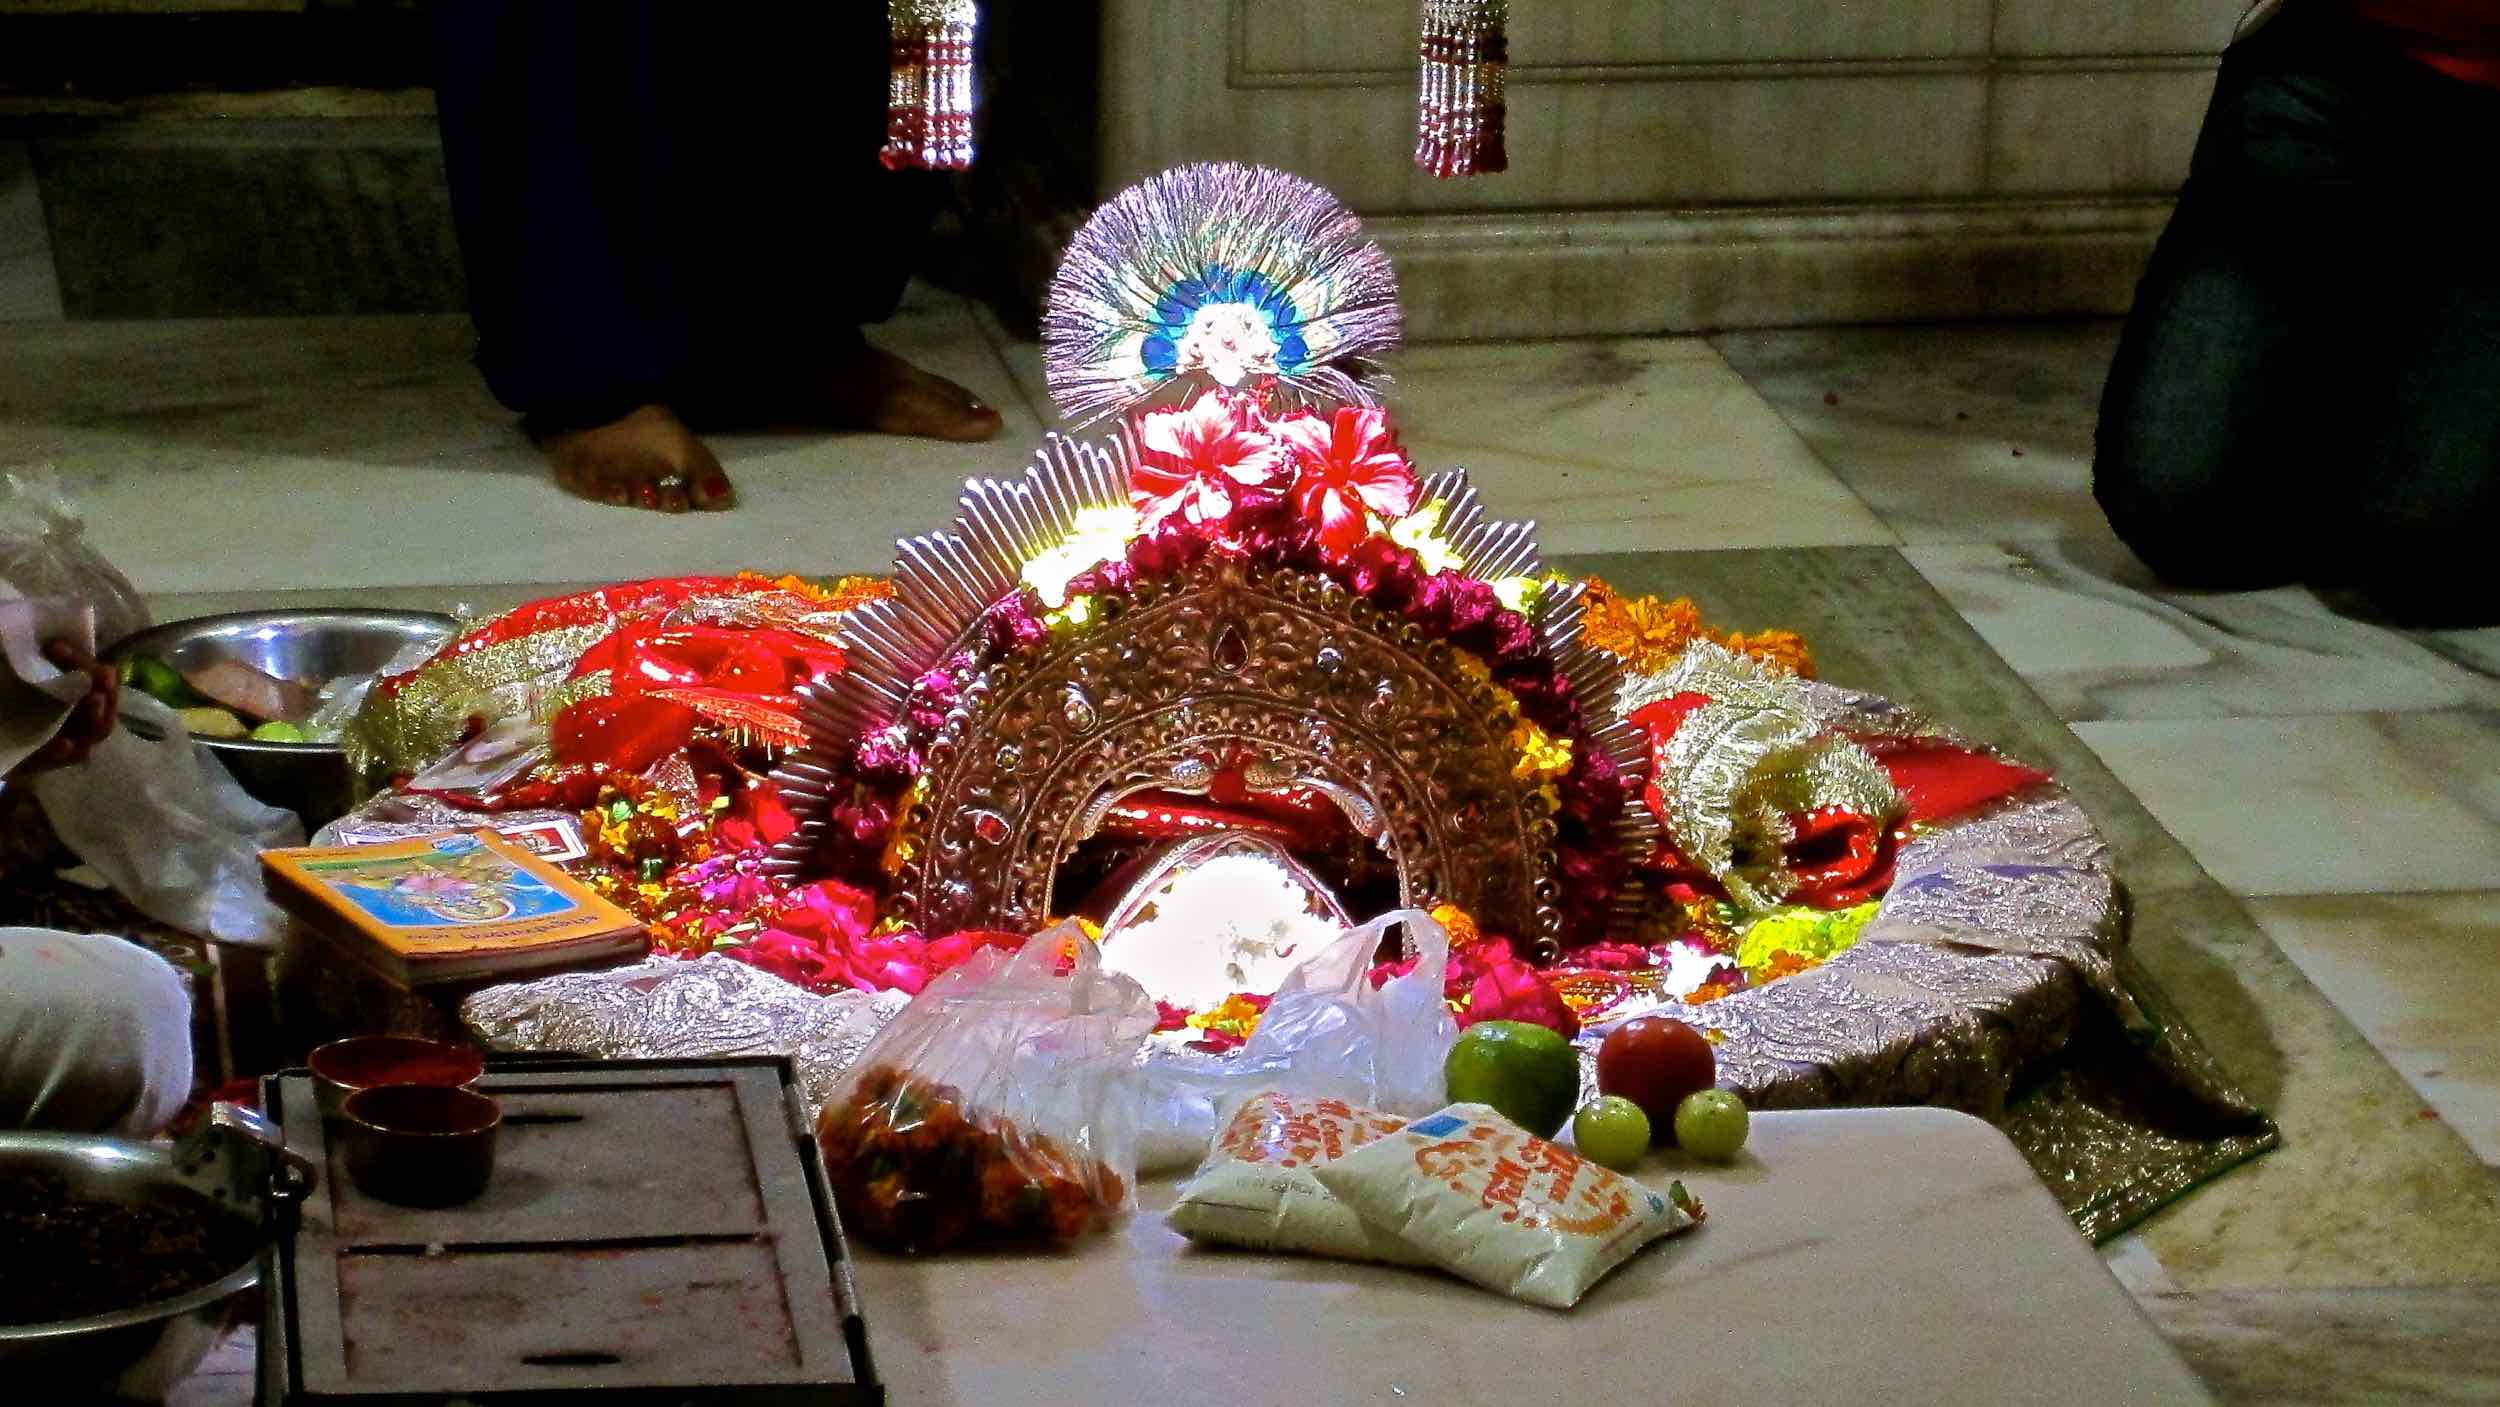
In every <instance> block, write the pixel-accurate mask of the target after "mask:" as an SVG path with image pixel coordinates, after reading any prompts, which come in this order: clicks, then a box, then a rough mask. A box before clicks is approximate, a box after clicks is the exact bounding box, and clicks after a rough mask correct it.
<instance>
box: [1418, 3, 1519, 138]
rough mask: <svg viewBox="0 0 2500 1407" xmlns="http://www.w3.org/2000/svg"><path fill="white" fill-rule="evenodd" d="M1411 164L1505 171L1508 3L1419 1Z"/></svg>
mask: <svg viewBox="0 0 2500 1407" xmlns="http://www.w3.org/2000/svg"><path fill="white" fill-rule="evenodd" d="M1423 4H1424V21H1423V42H1422V44H1421V45H1420V54H1421V58H1422V67H1423V75H1422V91H1421V93H1420V94H1419V95H1418V98H1417V103H1416V112H1415V164H1416V165H1418V166H1421V167H1422V168H1424V169H1425V170H1426V171H1429V172H1431V173H1432V174H1433V175H1435V176H1442V177H1448V176H1472V175H1475V174H1477V173H1479V172H1485V171H1506V170H1509V169H1510V153H1509V152H1508V151H1507V150H1506V149H1505V148H1504V146H1503V144H1502V119H1503V117H1504V116H1505V111H1504V108H1503V103H1502V70H1503V69H1504V68H1505V67H1507V66H1508V64H1509V62H1510V37H1509V34H1508V32H1507V29H1506V27H1507V25H1508V24H1509V21H1510V3H1509V0H1423Z"/></svg>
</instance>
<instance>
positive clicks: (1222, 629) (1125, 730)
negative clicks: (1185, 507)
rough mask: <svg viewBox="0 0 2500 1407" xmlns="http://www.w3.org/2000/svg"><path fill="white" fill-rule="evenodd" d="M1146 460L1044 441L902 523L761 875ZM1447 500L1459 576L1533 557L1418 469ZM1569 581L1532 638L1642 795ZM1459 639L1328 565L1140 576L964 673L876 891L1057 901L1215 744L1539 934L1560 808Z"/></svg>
mask: <svg viewBox="0 0 2500 1407" xmlns="http://www.w3.org/2000/svg"><path fill="white" fill-rule="evenodd" d="M1135 455H1136V446H1135V442H1134V440H1133V439H1132V438H1131V437H1130V436H1129V435H1128V434H1127V433H1126V432H1125V431H1123V432H1122V433H1121V434H1119V435H1116V436H1111V437H1105V438H1103V439H1099V440H1094V441H1081V440H1076V439H1071V438H1067V437H1064V436H1060V435H1055V434H1054V435H1052V436H1051V437H1050V438H1049V439H1048V440H1047V441H1046V442H1045V444H1044V446H1043V448H1042V449H1041V451H1040V452H1039V453H1038V454H1037V455H1036V456H1035V462H1034V464H1033V466H1032V468H1031V469H1029V470H1028V471H1027V472H1026V473H1025V475H1024V476H1023V477H1022V478H1021V479H1018V480H1011V481H1006V482H1001V481H998V480H992V479H976V480H972V481H970V482H968V483H967V484H966V485H965V487H964V493H963V495H962V497H961V498H960V499H959V500H958V509H959V511H958V515H957V517H956V519H955V522H954V523H953V525H952V526H951V527H949V528H948V529H947V530H945V531H942V532H938V533H932V534H927V535H924V536H920V537H913V538H907V539H905V540H903V541H902V542H900V543H898V544H897V546H896V556H895V566H894V587H895V590H894V594H893V596H892V597H890V598H888V599H885V600H880V601H875V602H871V603H868V604H866V605H864V606H862V607H860V608H858V609H857V610H855V611H853V612H851V613H850V614H849V615H848V616H847V617H845V620H844V625H845V629H846V639H845V641H844V644H845V646H846V649H847V651H848V655H849V662H848V667H847V668H846V669H845V670H844V671H843V672H842V673H840V674H838V675H835V676H833V677H831V678H828V679H825V680H823V681H819V682H816V683H812V684H808V685H803V686H801V688H800V690H799V693H800V711H801V716H802V718H803V720H804V722H805V724H806V727H807V732H808V742H807V745H806V746H804V747H802V748H800V749H798V750H796V751H794V752H792V753H791V754H790V755H789V756H788V757H787V758H785V759H784V760H783V762H782V764H781V766H780V767H779V768H778V769H776V771H775V773H774V780H775V782H776V783H777V784H778V785H779V786H780V787H781V789H782V791H783V793H784V796H785V798H786V800H787V803H788V805H789V807H790V810H791V812H792V814H793V815H794V816H795V817H796V818H797V819H798V822H799V825H798V828H797V830H796V831H795V832H794V833H793V834H792V835H791V836H790V837H789V838H788V839H787V840H785V841H784V842H782V843H781V844H780V845H779V846H777V847H776V848H775V850H774V853H773V856H772V859H771V861H770V864H771V866H772V868H773V869H774V870H776V871H777V872H780V873H783V874H789V875H799V874H804V873H805V872H806V871H807V869H808V867H809V864H810V861H811V857H812V856H813V855H814V854H815V852H816V850H817V848H818V843H819V841H820V839H821V838H822V836H823V833H824V827H825V826H826V824H827V817H828V814H829V812H830V811H831V809H832V807H833V804H834V802H835V801H836V800H837V795H836V793H837V792H838V791H839V790H840V789H842V788H844V787H846V786H847V785H848V782H847V777H848V775H849V767H848V760H849V755H850V752H851V750H852V748H853V747H854V746H855V744H856V742H857V740H858V739H859V738H860V737H861V736H862V735H864V734H866V733H868V732H870V731H872V730H876V729H880V728H884V727H888V726H890V725H892V724H894V723H895V722H897V721H898V720H900V719H901V718H902V717H903V715H904V706H905V703H906V700H907V699H908V698H909V696H910V693H911V689H912V683H913V681H914V680H915V679H917V678H918V677H919V676H920V675H922V674H923V673H925V672H927V671H928V670H929V669H931V668H933V667H935V666H937V665H938V664H939V663H941V662H942V661H944V660H946V659H948V658H949V657H951V656H953V655H955V654H957V653H958V652H960V651H962V650H964V649H966V648H968V646H969V645H970V644H971V643H972V641H973V640H974V638H975V634H976V632H977V631H978V630H979V629H980V622H981V616H982V614H983V612H985V611H986V610H987V609H988V608H989V607H990V606H991V605H992V604H993V603H995V602H997V601H999V600H1001V599H1003V598H1005V597H1006V596H1008V595H1009V594H1010V593H1012V592H1015V591H1018V590H1020V589H1022V586H1021V581H1020V574H1021V572H1022V570H1023V568H1024V565H1025V563H1026V562H1027V561H1028V560H1029V559H1030V558H1032V557H1034V556H1036V555H1038V554H1040V553H1042V552H1044V551H1046V550H1048V549H1050V548H1052V547H1055V546H1057V545H1058V544H1059V543H1061V542H1062V541H1064V540H1066V538H1067V537H1068V535H1069V534H1070V533H1071V532H1072V531H1073V530H1074V529H1075V527H1076V524H1077V516H1078V514H1080V513H1082V512H1084V511H1085V510H1087V509H1091V508H1114V507H1125V506H1127V505H1128V503H1129V478H1130V468H1131V466H1132V464H1133V463H1134V460H1135ZM1436 500H1438V501H1440V502H1441V503H1443V504H1444V511H1443V516H1442V520H1441V524H1440V531H1441V535H1442V536H1443V537H1444V538H1445V539H1446V540H1447V541H1448V542H1449V543H1450V545H1451V546H1452V548H1453V549H1454V550H1455V551H1456V552H1457V553H1458V555H1459V557H1460V558H1461V559H1462V560H1463V563H1464V565H1463V566H1461V567H1458V568H1455V570H1459V571H1463V572H1464V573H1465V574H1466V575H1469V576H1472V577H1475V578H1478V579H1480V580H1485V581H1495V580H1500V579H1502V578H1506V577H1513V576H1526V575H1536V574H1538V573H1541V572H1542V571H1543V570H1544V567H1543V563H1542V561H1541V559H1540V558H1539V555H1538V551H1537V545H1536V537H1535V527H1534V525H1533V524H1532V523H1524V522H1505V521H1501V520H1497V519H1493V518H1489V517H1487V516H1486V515H1485V513H1484V511H1483V508H1482V506H1481V505H1480V504H1479V503H1478V501H1477V498H1476V493H1475V490H1474V488H1473V487H1472V486H1471V485H1470V484H1469V483H1468V481H1467V477H1466V475H1465V473H1464V472H1463V471H1452V472H1448V473H1442V474H1436V475H1432V476H1430V477H1428V478H1426V479H1425V480H1424V482H1423V490H1422V495H1421V498H1420V500H1419V501H1421V502H1425V503H1430V502H1433V501H1436ZM1580 598H1581V589H1580V587H1579V585H1578V584H1577V583H1570V584H1563V585H1557V586H1554V587H1552V588H1550V589H1548V590H1547V591H1545V592H1544V593H1543V597H1542V599H1541V600H1540V602H1539V605H1538V611H1537V619H1536V620H1535V622H1534V624H1535V626H1536V629H1537V638H1538V640H1539V642H1540V645H1541V647H1542V648H1543V649H1544V650H1545V651H1546V653H1547V654H1548V655H1549V657H1550V658H1551V659H1552V660H1553V662H1554V664H1555V666H1556V668H1557V670H1558V671H1559V672H1560V673H1562V674H1563V675H1564V676H1566V677H1568V678H1569V679H1570V680H1571V682H1572V685H1573V688H1574V691H1575V696H1576V697H1577V698H1578V699H1579V700H1580V702H1581V706H1582V710H1583V714H1584V717H1585V718H1586V720H1587V727H1588V730H1589V741H1590V745H1593V746H1596V747H1598V748H1600V749H1602V750H1604V751H1605V752H1606V754H1607V755H1608V756H1609V757H1610V758H1611V759H1612V761H1613V762H1614V765H1615V767H1616V769H1617V771H1618V773H1619V774H1620V775H1621V776H1622V777H1623V778H1624V779H1625V781H1626V782H1627V784H1628V790H1629V791H1631V792H1635V793H1636V792H1637V790H1638V786H1639V781H1640V778H1641V777H1642V776H1643V775H1645V774H1646V771H1647V768H1648V753H1647V749H1646V748H1645V747H1644V746H1643V745H1642V741H1641V738H1640V735H1639V734H1638V732H1637V731H1636V730H1634V729H1632V728H1630V727H1629V726H1628V725H1626V724H1625V723H1623V721H1622V720H1621V719H1620V718H1619V717H1618V716H1617V711H1616V709H1615V707H1614V700H1615V694H1616V689H1617V686H1618V683H1619V680H1620V674H1621V666H1620V663H1619V662H1618V661H1617V660H1615V659H1614V657H1613V656H1611V655H1607V654H1605V653H1603V652H1601V651H1598V650H1595V649H1592V648H1590V647H1588V646H1587V645H1586V644H1584V643H1583V641H1582V639H1581V629H1582V602H1581V599H1580ZM1452 653H1453V652H1452V649H1451V647H1450V646H1448V645H1447V644H1445V643H1443V642H1441V641H1439V640H1436V639H1433V638H1431V637H1430V636H1429V635H1428V634H1427V633H1426V632H1425V631H1423V630H1422V629H1421V628H1420V627H1418V626H1416V625H1414V624H1413V623H1411V622H1407V621H1404V620H1401V619H1399V618H1397V617H1396V616H1394V615H1392V614H1390V613H1388V612H1385V611H1382V610H1380V609H1378V608H1376V607H1374V606H1372V605H1371V604H1369V603H1368V602H1365V601H1363V600H1361V599H1359V598H1357V597H1356V596H1354V595H1353V594H1352V593H1350V592H1348V591H1347V590H1346V589H1345V588H1343V587H1341V586H1339V585H1338V584H1337V583H1336V582H1334V581H1332V580H1329V579H1328V578H1326V577H1323V576H1319V575H1316V574H1310V573H1304V572H1299V571H1293V570H1288V569H1282V568H1268V567H1264V566H1262V565H1261V564H1259V563H1256V562H1252V561H1245V560H1242V559H1239V558H1235V557H1228V556H1224V555H1221V554H1211V555H1210V556H1208V557H1207V558H1205V559H1203V560H1202V561H1200V562H1199V563H1197V564H1196V565H1194V566H1191V567H1189V568H1185V569H1183V570H1181V571H1179V572H1176V573H1174V574H1172V575H1171V576H1169V577H1167V578H1163V579H1149V578H1143V577H1141V578H1140V579H1139V581H1138V582H1137V584H1136V586H1135V588H1134V589H1133V590H1132V591H1131V592H1130V593H1129V594H1127V595H1126V596H1125V597H1119V596H1113V597H1106V598H1104V599H1103V600H1102V601H1101V602H1100V603H1099V605H1098V606H1097V607H1096V614H1095V617H1094V618H1093V620H1092V621H1091V622H1089V623H1088V624H1086V625H1084V626H1082V627H1079V628H1077V629H1075V630H1072V631H1067V632H1061V633H1054V634H1053V636H1052V637H1051V638H1050V639H1048V640H1046V641H1044V642H1042V643H1040V644H1038V645H1035V646H1033V647H1031V648H1029V649H1025V650H1020V651H1018V652H1016V653H1014V654H1012V655H1010V656H1008V657H1007V658H1005V659H1002V660H1000V661H999V662H998V663H996V664H995V665H993V666H991V667H990V668H988V669H986V670H984V671H982V673H981V674H980V675H979V676H978V677H976V678H975V679H973V680H972V681H971V682H970V683H968V684H967V685H966V686H965V688H964V689H963V691H962V695H961V697H960V698H959V700H958V701H957V703H956V705H955V707H954V708H953V710H952V711H951V713H950V714H949V716H948V717H947V719H946V721H945V722H944V724H943V725H942V726H941V727H940V728H939V729H938V730H937V732H936V734H935V735H934V736H933V737H931V738H929V739H928V740H927V741H926V742H925V743H924V745H923V755H924V758H925V765H924V769H923V775H922V786H921V787H920V788H919V789H918V794H919V795H920V796H921V797H922V798H923V799H922V800H921V801H919V802H918V803H917V805H916V806H915V808H914V810H913V813H912V814H910V815H908V816H906V817H905V818H903V819H904V823H905V824H907V825H908V826H909V827H910V829H911V830H912V831H913V833H915V834H916V835H917V836H919V838H920V844H919V845H918V847H917V849H916V852H915V854H914V856H913V858H912V859H911V860H910V861H909V862H908V863H907V864H906V865H905V866H904V868H903V869H902V871H901V873H900V874H899V875H898V876H897V877H896V881H895V884H894V887H893V889H892V891H891V892H890V893H889V895H888V911H889V912H890V913H893V914H895V915H897V916H899V917H901V918H903V919H904V920H906V921H908V922H912V923H914V924H916V925H918V926H920V927H921V928H922V929H923V930H924V931H928V932H948V931H953V930H956V929H962V928H998V929H1022V928H1029V927H1031V926H1033V925H1036V924H1039V923H1040V922H1042V921H1043V920H1044V919H1046V918H1047V917H1049V916H1051V914H1052V913H1053V912H1054V910H1053V904H1054V900H1056V901H1057V902H1059V903H1062V904H1064V903H1065V902H1066V901H1067V899H1068V897H1069V896H1054V894H1053V892H1052V883H1053V879H1054V877H1055V875H1056V874H1057V872H1058V867H1059V866H1060V864H1061V863H1062V862H1064V861H1065V860H1066V859H1067V857H1068V855H1069V853H1070V852H1071V851H1072V850H1073V848H1074V847H1075V846H1076V845H1077V844H1078V843H1080V842H1081V841H1083V840H1084V839H1086V838H1087V836H1088V835H1089V834H1090V833H1091V831H1092V829H1093V827H1094V826H1095V825H1096V824H1098V823H1099V821H1100V819H1101V817H1102V815H1103V813H1104V811H1105V810H1106V809H1107V808H1108V807H1109V806H1110V805H1112V804H1113V803H1115V802H1117V801H1118V800H1120V799H1121V798H1122V797H1124V796H1126V795H1129V794H1131V793H1134V792H1136V791H1140V790H1146V789H1180V790H1191V789H1193V788H1194V786H1195V785H1197V784H1199V783H1200V782H1202V780H1203V778H1202V775H1201V774H1202V773H1203V772H1204V770H1205V769H1206V768H1207V767H1209V766H1210V765H1212V763H1211V761H1210V759H1211V758H1213V757H1214V756H1216V755H1218V754H1222V753H1226V752H1229V753H1230V754H1232V755H1234V756H1240V755H1245V754H1246V755H1247V756H1248V757H1249V758H1250V760H1251V766H1252V768H1253V770H1254V772H1256V773H1258V774H1259V775H1261V776H1263V777H1265V778H1266V779H1267V780H1268V781H1269V782H1270V783H1271V784H1275V785H1291V786H1295V787H1300V788H1304V789H1307V790H1313V791H1317V792H1319V793H1321V794H1323V795H1327V796H1329V797H1331V798H1332V799H1334V800H1335V801H1336V802H1337V803H1338V805H1339V806H1340V808H1341V809H1343V810H1344V811H1345V813H1346V816H1347V819H1348V821H1349V822H1350V823H1351V824H1352V825H1353V827H1354V829H1355V830H1356V831H1357V832H1358V833H1361V834H1363V835H1366V836H1369V837H1371V838H1373V839H1374V840H1375V841H1376V842H1377V843H1378V844H1379V845H1380V846H1381V848H1382V849H1383V850H1384V851H1385V852H1386V853H1387V854H1388V855H1389V856H1390V858H1391V859H1392V860H1393V861H1394V862H1395V864H1396V866H1397V869H1398V874H1399V881H1400V884H1399V887H1400V891H1401V899H1402V901H1403V902H1405V903H1409V904H1431V903H1435V902H1447V903H1455V904H1457V905H1459V906H1460V907H1462V908H1465V909H1467V910H1468V911H1469V912H1470V913H1471V914H1474V915H1475V916H1476V917H1477V918H1478V919H1479V921H1480V922H1482V923H1483V924H1485V925H1486V926H1487V927H1488V928H1489V929H1492V930H1494V931H1499V932H1507V933H1511V934H1515V935H1517V936H1519V937H1521V938H1523V939H1529V940H1531V941H1533V942H1534V943H1535V944H1536V946H1538V947H1539V948H1542V949H1544V950H1546V951H1547V952H1549V953H1550V952H1551V950H1552V945H1553V941H1554V938H1555V936H1556V934H1557V931H1558V925H1559V915H1558V914H1557V912H1556V910H1555V906H1554V903H1553V899H1554V892H1553V884H1554V878H1553V875H1552V865H1553V835H1554V822H1553V819H1552V816H1551V815H1550V813H1549V809H1548V807H1547V805H1546V803H1545V801H1544V799H1543V798H1542V796H1540V794H1539V791H1538V788H1537V786H1536V785H1535V783H1534V782H1533V781H1530V780H1523V779H1520V778H1516V777H1514V776H1513V775H1512V770H1513V764H1514V762H1515V752H1514V750H1513V748H1512V746H1511V744H1510V742H1509V739H1508V731H1509V722H1508V720H1507V718H1506V717H1505V716H1504V714H1503V712H1502V710H1501V708H1500V705H1499V701H1498V698H1497V696H1496V695H1495V694H1494V693H1493V691H1492V688H1491V686H1490V685H1489V684H1487V683H1486V682H1484V681H1483V680H1482V679H1481V678H1471V677H1470V674H1469V672H1468V671H1465V670H1461V669H1459V668H1457V667H1455V665H1454V663H1453V660H1452ZM1615 827H1616V839H1617V842H1618V843H1619V844H1620V845H1622V846H1624V847H1625V848H1626V849H1627V850H1629V851H1630V852H1631V853H1635V854H1645V853H1647V852H1648V851H1649V849H1650V848H1651V847H1652V846H1653V845H1654V844H1655V842H1656V840H1657V838H1658V831H1657V822H1656V821H1655V819H1654V818H1653V817H1652V816H1651V815H1650V814H1649V811H1648V809H1647V808H1646V807H1643V806H1640V805H1638V804H1632V805H1627V806H1625V807H1624V808H1623V810H1622V812H1621V813H1620V815H1619V816H1618V817H1617V818H1616V821H1615ZM1635 902H1636V901H1635ZM1626 907H1627V915H1626V916H1627V917H1628V912H1629V908H1630V905H1627V906H1626Z"/></svg>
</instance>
